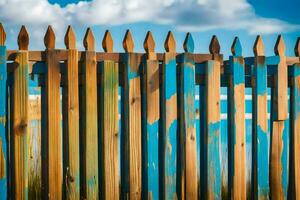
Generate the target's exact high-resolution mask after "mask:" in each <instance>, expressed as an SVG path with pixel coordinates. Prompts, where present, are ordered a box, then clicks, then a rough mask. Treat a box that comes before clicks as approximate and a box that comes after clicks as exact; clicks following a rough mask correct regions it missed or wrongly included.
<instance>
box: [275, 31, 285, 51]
mask: <svg viewBox="0 0 300 200" xmlns="http://www.w3.org/2000/svg"><path fill="white" fill-rule="evenodd" d="M274 51H275V54H276V55H277V56H284V55H285V44H284V40H283V37H282V36H281V35H279V36H278V38H277V41H276V44H275V47H274Z"/></svg>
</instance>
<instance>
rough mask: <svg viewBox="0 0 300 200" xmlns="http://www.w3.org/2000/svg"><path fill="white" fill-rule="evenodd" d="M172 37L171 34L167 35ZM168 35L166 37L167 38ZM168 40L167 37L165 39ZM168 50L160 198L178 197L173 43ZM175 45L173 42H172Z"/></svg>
mask: <svg viewBox="0 0 300 200" xmlns="http://www.w3.org/2000/svg"><path fill="white" fill-rule="evenodd" d="M169 37H172V36H169ZM169 37H168V38H169ZM167 40H168V39H167ZM174 42H175V41H174ZM167 45H168V47H167V48H168V51H170V52H167V53H165V54H164V61H163V66H162V71H163V72H162V77H161V78H162V85H161V90H160V91H161V92H160V94H161V101H160V102H161V104H162V106H161V110H160V111H161V115H160V116H161V120H162V124H163V130H162V134H161V135H162V141H163V142H162V143H163V144H162V145H163V147H162V149H163V152H162V153H161V154H160V155H162V156H163V169H162V174H161V177H162V183H163V185H162V186H161V187H162V190H161V191H162V192H161V196H162V199H178V196H177V192H176V189H177V183H178V180H177V172H178V171H177V138H178V137H177V131H178V127H177V124H178V123H177V118H178V117H177V80H176V79H175V78H174V77H176V72H177V69H176V53H174V51H173V50H174V46H172V45H173V43H172V42H171V44H167ZM174 45H175V44H174Z"/></svg>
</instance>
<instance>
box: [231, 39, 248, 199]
mask: <svg viewBox="0 0 300 200" xmlns="http://www.w3.org/2000/svg"><path fill="white" fill-rule="evenodd" d="M232 49H233V50H234V51H233V54H234V55H233V56H230V58H229V59H230V67H229V68H230V69H229V70H230V73H231V76H230V82H229V94H228V97H229V98H228V101H229V102H228V103H229V108H230V109H229V113H228V114H229V122H228V124H229V127H228V128H229V134H230V135H229V138H230V141H229V146H230V147H229V148H230V149H229V163H230V164H229V185H230V189H229V193H230V196H231V198H232V199H237V200H242V199H246V135H245V76H244V74H245V64H244V58H243V57H242V53H241V44H240V42H239V39H238V38H235V41H234V43H233V47H232Z"/></svg>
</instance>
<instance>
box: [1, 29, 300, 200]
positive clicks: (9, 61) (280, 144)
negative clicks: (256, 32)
mask: <svg viewBox="0 0 300 200" xmlns="http://www.w3.org/2000/svg"><path fill="white" fill-rule="evenodd" d="M44 43H45V47H46V50H44V51H30V50H28V45H29V36H28V33H27V31H26V28H25V27H24V26H22V28H21V30H20V33H19V36H18V45H19V50H7V49H6V46H5V32H4V29H3V27H2V25H1V26H0V193H1V194H0V199H7V198H8V199H54V200H58V199H119V198H120V199H200V198H201V199H239V200H240V199H268V198H271V199H287V198H289V199H300V182H299V181H300V152H299V151H300V39H298V41H297V43H296V46H295V54H296V56H295V57H287V56H285V44H284V41H283V38H282V37H281V36H279V37H278V40H277V42H276V45H275V48H274V49H275V55H274V56H265V54H264V45H263V41H262V38H261V37H260V36H258V37H257V39H256V42H255V44H254V47H253V50H254V56H253V57H245V58H244V57H243V54H242V47H241V44H240V41H239V39H238V38H235V40H234V42H233V45H232V47H231V50H232V56H230V57H229V60H223V56H222V55H221V54H220V45H219V43H218V39H217V37H215V36H213V38H212V40H211V43H210V46H209V53H208V54H198V53H194V42H193V38H192V35H191V34H189V33H188V34H187V36H186V39H185V41H184V44H183V48H184V53H176V43H175V39H174V37H173V35H172V33H171V32H169V33H168V36H167V39H166V41H165V49H166V52H165V53H155V51H154V50H155V42H154V39H153V38H152V34H151V32H148V34H147V36H146V39H145V41H144V48H145V51H146V53H134V42H133V39H132V37H131V34H130V32H129V31H127V32H126V35H125V37H124V41H123V46H124V49H125V52H124V53H114V52H113V39H112V37H111V35H110V33H109V32H108V31H106V33H105V36H104V39H103V41H102V46H103V49H104V51H105V52H96V51H95V45H96V44H95V40H94V36H93V33H92V30H91V29H88V30H87V32H86V35H85V37H84V40H83V44H84V47H85V51H78V50H77V49H76V38H75V33H74V31H73V29H72V27H69V28H68V30H67V33H66V36H65V45H66V49H65V50H62V49H60V50H59V49H56V48H55V34H54V31H53V30H52V28H51V26H49V27H48V30H47V32H46V35H45V38H44ZM223 93H225V94H226V95H224V94H223Z"/></svg>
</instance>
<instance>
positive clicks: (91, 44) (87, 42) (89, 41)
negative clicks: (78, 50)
mask: <svg viewBox="0 0 300 200" xmlns="http://www.w3.org/2000/svg"><path fill="white" fill-rule="evenodd" d="M83 46H84V48H85V50H87V51H95V37H94V34H93V31H92V29H91V28H88V29H87V30H86V33H85V36H84V39H83Z"/></svg>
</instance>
